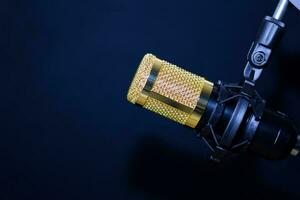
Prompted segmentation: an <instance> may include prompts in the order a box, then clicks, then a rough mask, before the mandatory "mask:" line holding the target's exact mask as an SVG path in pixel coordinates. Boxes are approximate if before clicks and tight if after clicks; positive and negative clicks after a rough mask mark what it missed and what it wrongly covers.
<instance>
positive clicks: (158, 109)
mask: <svg viewBox="0 0 300 200" xmlns="http://www.w3.org/2000/svg"><path fill="white" fill-rule="evenodd" d="M144 108H146V109H148V110H151V111H153V112H155V113H157V114H160V115H162V116H164V117H167V118H169V119H171V120H174V121H176V122H178V123H180V124H185V122H186V120H187V118H188V117H189V114H187V113H185V112H183V111H181V110H178V109H176V108H173V107H171V106H169V105H167V104H165V103H163V102H160V101H158V100H156V99H153V98H151V97H149V98H148V100H147V102H146V104H145V105H144Z"/></svg>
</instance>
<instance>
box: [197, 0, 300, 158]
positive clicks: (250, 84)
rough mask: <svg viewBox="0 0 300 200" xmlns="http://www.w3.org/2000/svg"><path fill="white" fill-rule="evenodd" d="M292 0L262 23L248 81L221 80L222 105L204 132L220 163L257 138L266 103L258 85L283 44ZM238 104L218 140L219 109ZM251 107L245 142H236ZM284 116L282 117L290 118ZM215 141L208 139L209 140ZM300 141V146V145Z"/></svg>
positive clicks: (246, 76) (251, 55)
mask: <svg viewBox="0 0 300 200" xmlns="http://www.w3.org/2000/svg"><path fill="white" fill-rule="evenodd" d="M289 3H290V1H289V0H280V1H279V3H278V5H277V8H276V10H275V12H274V14H273V16H272V17H271V16H266V17H265V18H264V20H263V22H262V24H261V27H260V29H259V32H258V34H257V37H256V40H255V41H254V42H253V43H252V45H251V48H250V50H249V53H248V56H247V64H246V66H245V69H244V74H243V75H244V80H243V82H242V84H241V85H235V84H224V83H222V82H221V81H219V82H218V83H217V84H218V86H219V88H220V91H219V92H220V93H219V94H220V96H219V98H218V103H217V104H218V106H217V109H216V111H215V112H214V113H213V114H212V116H211V117H210V119H209V120H208V123H207V125H206V126H205V127H204V128H203V129H202V131H201V132H202V134H203V137H202V138H203V139H204V141H205V143H206V144H207V145H208V146H209V148H210V149H211V150H212V152H213V153H212V155H211V160H213V161H217V162H219V161H220V160H221V159H223V158H224V157H227V156H229V155H232V154H233V153H234V152H243V151H246V150H247V149H248V147H249V145H250V144H251V140H252V139H253V137H254V135H255V131H256V129H257V126H258V123H259V121H260V120H261V118H262V115H263V113H264V109H265V100H263V99H262V98H261V97H260V95H259V94H258V93H257V91H256V89H255V83H256V81H257V80H258V79H259V77H260V76H261V74H262V72H263V70H264V69H265V68H266V67H267V65H268V64H269V61H270V58H271V55H272V52H273V50H274V49H275V48H276V47H277V45H278V43H279V42H280V41H281V38H282V35H283V32H284V30H285V24H284V22H282V19H283V17H284V15H285V13H286V11H287V8H288V6H289ZM233 100H234V101H236V100H237V103H236V106H235V108H234V111H233V113H232V115H231V117H230V119H229V122H228V124H227V126H226V129H225V131H224V133H223V135H222V137H221V138H218V137H217V134H216V133H215V130H214V127H215V125H216V122H217V118H218V115H219V113H218V108H219V110H222V108H223V107H224V105H226V104H227V103H230V102H232V101H233ZM248 108H251V109H252V111H253V113H254V117H253V118H252V119H251V120H250V122H249V125H248V126H247V128H246V134H245V137H244V139H243V140H242V141H241V142H239V143H236V142H235V141H234V139H235V138H236V136H237V133H238V129H239V127H240V126H241V124H242V121H243V119H244V118H245V116H246V114H247V110H248ZM278 114H280V115H282V118H284V117H286V116H285V115H283V114H281V113H278ZM208 137H210V138H213V139H212V140H208V139H207V138H208ZM299 139H300V138H298V144H299ZM298 153H299V150H297V149H293V150H292V152H291V154H292V155H294V156H296V155H297V154H298Z"/></svg>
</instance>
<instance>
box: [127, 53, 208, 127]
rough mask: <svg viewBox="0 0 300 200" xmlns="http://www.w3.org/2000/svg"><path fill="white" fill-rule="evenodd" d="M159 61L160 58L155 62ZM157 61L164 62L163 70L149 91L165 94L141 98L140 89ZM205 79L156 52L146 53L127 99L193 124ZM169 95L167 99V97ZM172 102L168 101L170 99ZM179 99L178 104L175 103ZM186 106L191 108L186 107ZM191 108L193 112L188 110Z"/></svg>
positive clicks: (169, 116) (161, 67) (180, 121)
mask: <svg viewBox="0 0 300 200" xmlns="http://www.w3.org/2000/svg"><path fill="white" fill-rule="evenodd" d="M156 61H159V62H156ZM154 63H161V66H160V70H159V72H158V74H157V76H156V79H155V81H154V84H153V87H152V89H151V91H150V92H153V93H157V94H159V95H160V96H163V97H165V98H162V99H159V97H153V96H152V97H150V96H149V97H145V96H143V99H142V101H141V98H142V96H141V93H142V91H143V89H144V87H145V85H146V82H147V80H148V78H149V75H150V73H151V70H152V67H153V65H154ZM204 84H205V79H204V78H202V77H200V76H197V75H194V74H192V73H190V72H187V71H186V70H183V69H181V68H179V67H177V66H176V65H173V64H170V63H168V62H166V61H162V60H159V59H158V58H156V57H155V56H154V55H151V54H147V55H145V56H144V58H143V60H142V61H141V64H140V66H139V68H138V70H137V72H136V74H135V77H134V79H133V81H132V83H131V86H130V88H129V91H128V94H127V99H128V101H130V102H131V103H133V104H135V103H136V102H137V100H139V101H138V102H139V103H141V102H142V103H141V104H143V105H142V106H143V107H144V108H146V109H148V110H151V111H153V112H155V113H158V114H160V115H162V116H164V117H167V118H169V119H171V120H174V121H176V122H179V123H180V124H186V123H187V124H189V126H191V127H192V126H194V125H191V124H190V121H188V120H190V119H191V118H190V117H191V116H192V113H191V110H194V109H195V107H196V106H197V102H198V99H199V96H200V94H201V92H202V89H203V86H204ZM166 99H167V101H166ZM168 100H170V101H173V104H172V105H171V104H169V101H168ZM174 102H176V103H177V104H174ZM183 106H185V107H188V108H190V109H186V108H185V109H184V110H186V111H183V110H181V109H183ZM188 112H190V113H188Z"/></svg>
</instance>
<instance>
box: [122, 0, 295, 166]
mask: <svg viewBox="0 0 300 200" xmlns="http://www.w3.org/2000/svg"><path fill="white" fill-rule="evenodd" d="M299 2H300V0H294V1H291V3H293V4H294V5H295V6H296V7H297V8H298V9H300V3H299ZM288 5H289V1H288V0H281V1H280V2H279V4H278V6H277V8H276V11H275V13H274V15H273V16H272V17H270V16H267V17H265V19H264V20H263V23H262V25H261V28H260V30H259V33H258V36H257V38H256V40H255V41H254V42H253V43H252V46H251V48H250V51H249V53H248V57H247V60H248V62H247V64H246V67H245V69H244V78H243V81H242V82H241V83H240V84H226V83H223V82H221V81H218V82H217V83H215V84H214V83H211V82H210V81H208V80H206V79H205V78H203V77H201V76H197V75H195V74H192V73H190V72H187V71H185V70H184V69H182V68H179V67H177V66H176V65H173V64H171V63H168V62H167V61H164V60H161V59H159V58H157V57H156V56H154V55H152V54H147V55H145V56H144V58H143V59H142V61H141V63H140V65H139V67H138V70H137V72H136V74H135V77H134V79H133V81H132V83H131V86H130V88H129V91H128V95H127V99H128V101H130V102H131V103H133V104H137V105H140V106H142V107H143V108H146V109H148V110H151V111H153V112H155V113H158V114H160V115H162V116H165V117H167V118H169V119H171V120H174V121H176V122H178V123H180V124H183V125H186V126H188V127H191V128H193V129H195V130H196V132H197V133H198V136H200V137H202V138H203V140H204V141H205V143H206V144H207V145H208V147H209V148H210V149H211V150H212V155H211V159H212V160H213V161H220V160H222V159H223V158H226V157H228V156H230V155H232V154H239V153H242V152H246V151H252V152H254V153H256V154H258V155H261V156H263V157H265V158H267V159H272V160H278V159H283V158H285V157H287V156H288V155H293V156H296V155H297V154H298V152H299V150H298V148H299V144H300V137H298V136H297V130H296V128H295V127H294V124H293V123H292V121H291V120H290V119H289V118H288V117H287V116H286V115H285V114H283V113H281V112H279V111H275V110H272V109H270V108H268V107H266V105H265V100H263V99H262V98H261V97H260V96H259V94H258V93H257V91H256V89H255V82H256V80H257V79H258V78H259V77H260V75H261V73H262V71H263V69H264V68H265V67H266V66H267V64H268V63H269V60H270V56H271V54H272V51H273V49H274V48H275V47H276V46H277V44H278V42H279V41H280V39H281V36H282V33H283V31H284V29H285V24H284V23H283V22H282V21H281V20H282V18H283V16H284V14H285V12H286V10H287V7H288Z"/></svg>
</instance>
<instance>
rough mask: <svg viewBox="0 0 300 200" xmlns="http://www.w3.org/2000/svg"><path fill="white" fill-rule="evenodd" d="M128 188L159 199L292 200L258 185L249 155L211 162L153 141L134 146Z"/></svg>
mask: <svg viewBox="0 0 300 200" xmlns="http://www.w3.org/2000/svg"><path fill="white" fill-rule="evenodd" d="M135 152H136V154H135V155H134V156H133V158H132V160H131V162H130V163H131V164H130V166H129V174H128V176H129V182H130V183H129V185H130V186H131V189H138V190H142V191H144V192H146V193H148V194H149V195H151V196H154V197H156V198H159V199H198V200H199V199H231V200H235V199H237V200H241V199H243V200H247V199H249V200H250V199H251V200H252V199H294V198H292V197H290V196H289V194H286V193H284V192H282V191H279V190H275V189H272V188H269V187H267V186H265V185H262V184H261V183H260V180H259V178H258V176H257V174H256V168H255V164H256V163H255V159H254V157H252V156H251V155H249V156H241V157H238V158H234V159H229V160H227V161H225V162H222V164H217V163H211V162H209V161H208V160H205V159H201V158H199V157H197V156H195V155H193V156H192V155H190V154H185V153H183V152H180V151H178V150H177V149H175V148H173V147H170V146H169V145H167V144H165V143H164V142H162V141H160V140H159V139H157V138H145V139H144V140H143V141H141V142H140V144H139V145H138V146H137V149H136V151H135Z"/></svg>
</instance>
